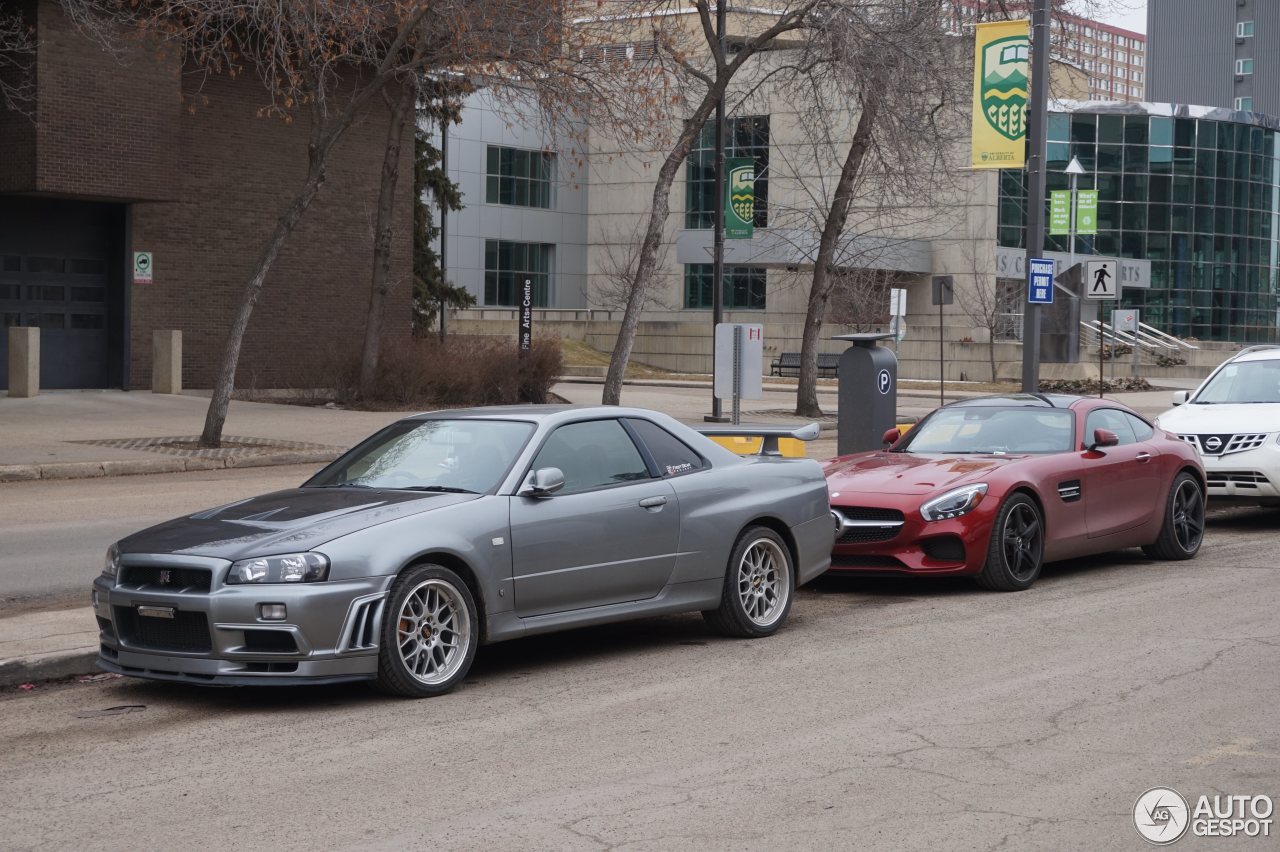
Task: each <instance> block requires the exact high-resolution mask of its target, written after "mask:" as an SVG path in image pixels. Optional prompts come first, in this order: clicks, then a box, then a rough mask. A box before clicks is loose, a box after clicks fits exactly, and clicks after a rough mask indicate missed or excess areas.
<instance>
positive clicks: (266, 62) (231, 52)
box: [62, 0, 562, 446]
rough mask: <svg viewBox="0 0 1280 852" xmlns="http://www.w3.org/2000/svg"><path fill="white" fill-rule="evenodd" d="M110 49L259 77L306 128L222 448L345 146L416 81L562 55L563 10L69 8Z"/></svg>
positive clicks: (238, 334) (254, 279)
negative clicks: (273, 274)
mask: <svg viewBox="0 0 1280 852" xmlns="http://www.w3.org/2000/svg"><path fill="white" fill-rule="evenodd" d="M62 4H63V6H64V8H65V9H67V11H68V12H69V13H70V15H71V17H72V19H73V20H75V21H76V22H77V23H78V24H79V25H80V26H81V28H82V29H83V30H85V31H87V32H88V33H89V34H91V35H93V36H96V37H97V38H98V39H99V40H100V41H101V42H103V43H104V44H114V43H118V42H119V41H120V40H121V38H122V34H126V35H124V36H123V38H134V39H140V40H145V41H147V42H150V43H154V44H158V45H159V46H160V48H161V49H162V50H167V51H170V52H171V53H173V54H176V55H177V56H178V57H180V58H181V59H182V61H183V62H184V64H185V65H186V67H187V68H189V69H193V70H194V71H195V72H196V73H197V74H203V75H206V76H208V75H224V74H225V75H230V76H240V75H246V74H251V75H253V76H254V77H255V78H256V79H257V80H258V81H259V82H260V83H262V84H263V86H264V88H265V90H266V93H267V104H266V105H265V106H264V107H262V109H261V110H260V112H261V113H262V114H263V115H275V116H279V117H281V118H282V119H283V120H285V121H293V120H294V119H295V117H297V116H299V115H302V116H305V117H306V118H307V119H309V126H308V128H307V134H308V143H307V158H308V164H307V172H306V176H305V178H304V179H303V181H302V184H301V185H300V186H299V187H298V189H297V191H296V193H295V194H294V196H293V198H292V199H291V200H290V202H289V204H288V205H287V207H286V208H285V210H284V212H283V213H282V214H281V215H280V217H279V219H278V220H277V222H276V225H275V228H274V229H273V231H272V233H271V235H270V236H269V237H268V239H267V241H266V243H265V245H264V246H263V247H262V249H261V252H260V253H259V255H258V259H257V262H256V263H255V265H254V268H253V272H252V273H251V275H250V277H249V280H248V281H247V282H246V284H245V288H244V292H243V296H242V298H241V301H240V304H239V306H238V309H237V311H236V315H235V317H234V319H233V321H232V324H231V327H230V329H229V331H228V334H227V342H226V346H225V348H224V350H223V355H222V359H221V363H220V366H219V371H218V379H217V382H216V384H215V386H214V392H213V398H212V400H211V401H210V404H209V410H208V413H207V415H206V418H205V425H204V430H203V432H202V434H201V439H200V440H201V443H202V444H203V445H205V446H217V445H218V444H219V443H220V442H221V437H222V429H223V424H224V423H225V421H226V415H227V407H228V404H229V403H230V400H231V394H232V390H233V388H234V385H235V374H236V367H237V365H238V363H239V359H240V348H241V344H242V342H243V340H244V335H245V332H246V330H247V328H248V324H249V319H250V317H251V315H252V313H253V309H254V306H255V304H256V303H257V300H258V297H259V295H260V293H261V292H262V287H263V284H264V282H265V280H266V277H267V274H268V272H269V271H270V269H271V267H272V265H273V263H274V262H275V260H276V257H277V256H278V255H279V253H280V251H281V249H282V248H283V246H284V244H285V242H286V241H287V239H288V237H289V235H290V234H291V233H292V232H293V230H294V228H295V227H296V226H297V224H298V222H299V221H300V220H301V219H302V217H303V215H304V213H305V212H306V211H307V209H308V208H309V207H310V205H311V203H312V202H313V201H314V199H315V197H316V195H317V193H318V192H319V191H320V188H321V186H322V185H323V184H324V181H325V172H326V167H327V165H328V161H329V157H330V155H331V153H332V152H333V150H334V148H335V146H336V145H337V143H338V142H339V140H340V139H342V138H343V137H344V135H345V134H346V132H347V130H348V129H349V128H350V127H351V126H352V125H353V124H354V123H355V121H356V120H357V119H358V118H359V117H360V116H362V115H363V114H364V113H365V110H366V109H367V108H368V107H369V105H370V104H371V103H373V102H375V101H376V100H377V99H378V98H380V97H381V96H382V94H383V92H390V93H391V94H390V97H392V98H393V99H395V100H397V101H398V100H399V99H400V98H401V96H402V88H401V87H402V86H403V85H404V83H405V81H406V79H408V78H409V75H412V74H414V73H416V72H418V71H421V70H424V69H433V68H441V67H452V66H468V65H474V64H480V63H485V62H494V61H501V60H503V59H515V58H520V57H523V56H525V55H537V54H539V53H545V52H547V51H557V50H558V49H559V48H558V44H557V41H556V39H555V37H554V36H555V33H556V32H557V31H558V28H559V26H560V20H561V19H560V14H561V11H562V10H561V7H560V5H559V3H557V2H554V0H547V2H519V0H482V2H474V0H473V2H465V0H434V2H427V0H370V1H369V2H360V3H319V4H317V3H312V2H307V0H243V2H239V3H234V4H232V3H225V2H219V0H153V2H149V3H136V2H126V0H62Z"/></svg>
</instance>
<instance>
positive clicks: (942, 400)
mask: <svg viewBox="0 0 1280 852" xmlns="http://www.w3.org/2000/svg"><path fill="white" fill-rule="evenodd" d="M945 363H946V360H945V359H944V358H943V355H942V299H938V405H946V404H947V391H946V387H947V386H946V382H945V381H944V380H943V373H944V372H945V367H944V366H943V365H944V364H945Z"/></svg>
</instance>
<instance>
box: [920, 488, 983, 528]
mask: <svg viewBox="0 0 1280 852" xmlns="http://www.w3.org/2000/svg"><path fill="white" fill-rule="evenodd" d="M986 493H987V483H985V482H977V483H974V484H973V485H965V486H962V487H960V488H957V489H955V490H953V491H948V492H947V493H946V494H943V495H942V496H941V497H935V498H933V499H932V500H930V501H929V502H927V503H924V504H922V505H921V506H920V514H921V515H922V516H923V517H924V519H925V520H926V521H945V520H948V519H950V518H958V517H960V516H961V515H963V514H965V513H967V512H972V511H973V510H974V509H976V508H977V507H978V504H979V503H981V502H982V498H983V497H984V496H985V495H986Z"/></svg>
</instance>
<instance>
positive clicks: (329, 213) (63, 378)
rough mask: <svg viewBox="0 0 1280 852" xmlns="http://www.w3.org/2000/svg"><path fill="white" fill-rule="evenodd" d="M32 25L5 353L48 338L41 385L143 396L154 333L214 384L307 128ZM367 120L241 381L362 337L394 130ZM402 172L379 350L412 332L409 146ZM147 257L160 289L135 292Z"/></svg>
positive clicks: (304, 376) (270, 380) (237, 87)
mask: <svg viewBox="0 0 1280 852" xmlns="http://www.w3.org/2000/svg"><path fill="white" fill-rule="evenodd" d="M25 12H26V14H27V17H28V19H29V20H30V21H31V22H32V23H33V25H34V26H35V27H36V31H37V36H38V39H39V47H38V51H37V58H36V98H35V105H34V106H35V109H34V116H33V117H32V118H28V117H26V116H22V115H19V114H16V113H14V112H11V111H5V110H4V109H3V108H0V152H3V157H0V353H4V352H7V337H8V335H7V328H8V327H10V326H17V325H25V326H33V325H34V326H39V327H40V328H41V338H42V356H43V357H42V365H41V383H42V385H43V386H44V387H48V388H59V387H63V388H93V387H135V388H136V387H146V386H149V384H150V379H151V338H152V331H153V330H156V329H179V330H181V331H182V332H183V337H184V356H185V357H184V383H185V384H186V385H188V386H192V387H208V386H210V385H211V384H212V383H213V380H214V376H215V374H216V371H217V364H218V361H219V358H220V355H221V352H222V347H223V343H224V341H225V337H226V331H227V328H228V327H229V325H230V322H231V318H232V316H233V314H234V311H235V309H236V306H237V305H238V303H239V300H240V295H241V293H242V291H243V288H244V285H245V283H246V281H247V280H248V277H249V274H250V272H251V270H252V268H253V266H254V263H255V262H256V260H257V258H258V255H259V253H260V252H261V250H262V248H263V246H264V244H265V241H266V238H267V236H268V234H269V233H270V232H271V229H272V228H273V227H274V225H275V222H276V219H277V217H278V216H279V214H280V213H281V212H282V211H283V209H284V208H285V206H286V205H287V204H288V203H289V201H290V199H291V198H292V195H293V193H294V192H295V191H296V189H297V187H299V186H300V184H301V181H302V178H303V176H304V174H305V169H306V164H307V158H306V142H307V121H306V116H305V114H302V115H299V116H298V117H297V120H295V121H294V122H293V123H289V124H286V123H284V122H282V121H280V120H278V119H274V118H261V117H258V116H257V112H258V110H259V108H260V107H262V106H263V105H264V104H265V103H266V101H267V93H266V90H265V89H264V88H263V87H262V86H261V84H259V83H258V82H257V81H256V80H255V79H253V77H252V76H251V75H246V76H242V77H240V78H238V79H236V80H230V79H227V78H212V79H208V80H204V81H203V82H202V81H201V78H199V77H197V76H195V75H189V74H183V73H181V69H180V68H178V67H177V66H176V65H175V64H173V63H171V62H165V61H162V60H161V59H159V58H158V56H157V55H156V54H154V53H153V52H152V51H150V50H148V49H147V48H145V47H143V46H142V45H137V46H136V47H134V48H133V49H132V50H131V51H130V53H129V55H128V56H126V57H125V58H124V61H118V60H117V59H116V58H114V57H113V56H111V55H109V54H107V53H105V52H103V51H101V50H99V49H98V48H97V47H96V46H95V45H94V44H93V43H91V42H89V41H88V40H86V39H85V38H84V37H83V36H82V35H81V34H80V33H78V32H77V31H76V30H75V29H74V27H72V25H71V24H70V23H69V22H68V21H67V20H66V19H65V18H64V17H63V15H62V13H61V12H60V11H59V9H58V7H57V4H56V3H53V2H49V0H29V2H27V3H26V7H25ZM375 104H376V106H375V108H374V109H373V110H372V111H371V112H370V114H369V115H368V116H366V117H365V119H364V120H363V121H362V122H361V123H360V124H358V125H357V126H355V127H353V128H351V130H349V131H348V134H347V136H346V137H344V139H343V140H342V142H341V143H340V144H339V146H338V148H337V149H336V151H335V153H334V155H333V156H332V157H331V159H330V163H329V168H328V170H327V180H326V182H325V185H324V186H323V187H322V189H321V191H320V194H319V196H318V197H317V199H316V200H315V202H314V203H313V204H312V206H311V208H310V209H309V211H308V212H307V214H306V216H305V217H304V218H303V220H302V223H301V224H300V225H299V226H298V228H297V229H296V230H295V231H294V233H293V235H292V236H291V237H290V238H289V241H288V242H287V243H286V245H285V248H284V251H283V252H282V253H281V255H280V257H279V258H278V259H277V260H276V262H275V265H274V266H273V267H272V270H271V273H270V275H269V276H268V278H267V282H266V285H265V287H264V289H263V292H262V297H261V299H260V300H259V302H258V304H257V307H256V309H255V311H254V314H253V318H252V320H251V322H250V326H249V331H248V334H247V335H246V338H245V341H244V348H243V350H242V355H241V358H240V374H239V377H238V384H240V385H244V384H246V383H249V382H254V383H257V384H258V385H259V386H279V385H282V384H288V383H292V382H297V381H307V380H308V379H310V380H314V378H315V377H314V373H311V374H310V375H308V372H307V370H308V368H310V369H312V370H314V366H313V365H315V364H317V363H323V356H324V355H325V354H326V353H327V352H328V351H331V350H332V349H334V348H335V347H343V348H345V347H349V346H352V345H354V344H355V343H356V342H357V341H358V340H359V339H360V338H361V336H362V335H363V331H364V317H365V314H366V311H367V305H368V299H369V278H370V270H371V265H372V264H371V253H372V237H371V231H372V219H373V215H374V210H375V205H376V200H377V194H378V187H379V175H380V166H381V161H382V151H383V145H384V142H385V136H386V119H387V116H386V114H385V112H383V111H381V110H382V109H383V107H382V105H381V103H379V102H377V101H375ZM403 156H404V161H403V163H402V167H401V180H400V185H399V191H400V193H401V196H402V197H401V199H400V200H398V202H397V212H398V214H399V216H400V217H401V218H400V221H399V222H398V223H397V228H396V234H397V237H396V252H395V256H394V259H393V280H394V281H395V282H397V286H396V289H395V291H394V293H393V294H392V296H391V297H390V298H389V299H388V302H387V315H386V321H385V323H384V328H385V329H386V332H387V333H388V334H407V333H408V331H409V328H410V321H411V307H410V306H411V293H410V289H411V281H412V268H411V258H410V249H411V237H410V222H411V217H412V205H411V198H412V174H413V169H412V162H411V160H412V146H411V145H406V146H405V147H404V153H403ZM138 251H147V252H151V253H152V257H153V259H154V277H153V282H152V283H135V282H134V280H133V255H134V252H138ZM6 380H7V371H0V388H3V387H5V384H4V383H5V382H6Z"/></svg>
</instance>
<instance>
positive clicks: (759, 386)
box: [712, 322, 764, 425]
mask: <svg viewBox="0 0 1280 852" xmlns="http://www.w3.org/2000/svg"><path fill="white" fill-rule="evenodd" d="M763 363H764V326H763V325H760V324H759V323H745V322H722V323H720V324H719V325H717V326H716V350H715V362H714V365H713V367H712V369H713V370H714V371H715V376H714V379H715V381H714V382H713V385H714V392H715V395H716V398H717V399H732V400H733V422H734V424H735V425H736V424H737V423H739V422H741V418H742V407H741V403H742V400H744V399H760V398H761V397H762V396H763V395H764V382H763V379H762V374H763V369H762V365H763Z"/></svg>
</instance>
